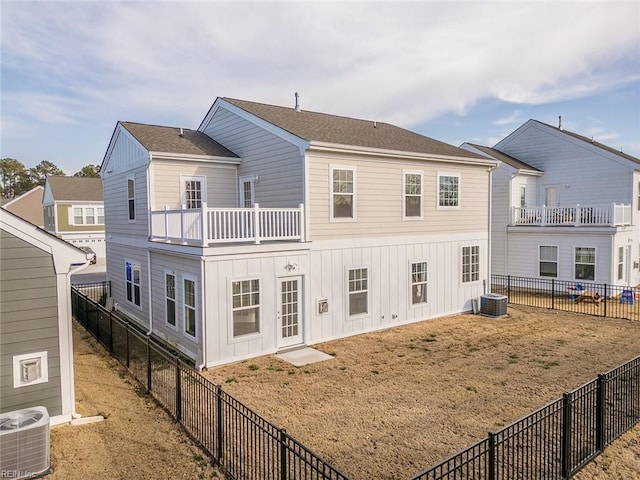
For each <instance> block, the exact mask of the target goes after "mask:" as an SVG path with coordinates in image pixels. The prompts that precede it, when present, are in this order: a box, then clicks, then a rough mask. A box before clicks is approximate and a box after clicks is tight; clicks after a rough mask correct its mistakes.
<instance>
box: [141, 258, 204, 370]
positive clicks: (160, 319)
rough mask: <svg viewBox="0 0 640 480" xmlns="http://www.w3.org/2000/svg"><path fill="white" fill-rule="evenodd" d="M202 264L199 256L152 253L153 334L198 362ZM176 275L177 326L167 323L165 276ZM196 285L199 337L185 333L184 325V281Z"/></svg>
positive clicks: (199, 351) (199, 355) (200, 327)
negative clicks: (189, 281) (168, 273)
mask: <svg viewBox="0 0 640 480" xmlns="http://www.w3.org/2000/svg"><path fill="white" fill-rule="evenodd" d="M201 265H202V261H201V259H200V257H198V256H192V257H191V256H188V255H180V256H177V255H167V254H164V253H161V252H155V251H152V252H151V312H152V315H153V332H154V333H156V334H158V335H159V336H160V337H162V338H164V339H165V340H167V341H168V342H169V343H170V344H171V345H174V346H176V347H177V348H179V349H180V350H181V351H182V352H183V353H184V354H186V355H188V356H189V357H191V358H193V359H194V360H197V359H201V356H202V348H201V344H202V319H203V315H204V314H203V312H202V295H203V290H202V278H201V271H200V270H201ZM167 272H170V273H172V274H173V275H175V280H176V285H175V296H176V298H175V305H176V307H175V308H176V325H175V327H173V326H171V325H170V324H168V323H167V317H166V314H167V306H166V298H167V297H166V288H165V273H167ZM185 278H189V279H190V280H195V282H196V306H197V308H196V337H195V338H194V337H192V336H191V335H189V334H187V333H185V324H184V279H185Z"/></svg>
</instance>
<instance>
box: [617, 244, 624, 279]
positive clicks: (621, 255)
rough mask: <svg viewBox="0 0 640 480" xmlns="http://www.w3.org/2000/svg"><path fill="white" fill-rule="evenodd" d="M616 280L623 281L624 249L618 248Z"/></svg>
mask: <svg viewBox="0 0 640 480" xmlns="http://www.w3.org/2000/svg"><path fill="white" fill-rule="evenodd" d="M618 280H624V247H618Z"/></svg>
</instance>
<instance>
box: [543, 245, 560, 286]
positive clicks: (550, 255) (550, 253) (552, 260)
mask: <svg viewBox="0 0 640 480" xmlns="http://www.w3.org/2000/svg"><path fill="white" fill-rule="evenodd" d="M539 256H540V265H539V272H538V273H539V275H540V276H541V277H552V278H558V247H557V246H555V245H540V251H539Z"/></svg>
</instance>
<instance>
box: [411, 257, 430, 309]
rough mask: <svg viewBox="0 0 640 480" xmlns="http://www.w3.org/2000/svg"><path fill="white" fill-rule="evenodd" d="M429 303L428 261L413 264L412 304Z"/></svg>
mask: <svg viewBox="0 0 640 480" xmlns="http://www.w3.org/2000/svg"><path fill="white" fill-rule="evenodd" d="M420 303H427V262H419V263H412V264H411V305H418V304H420Z"/></svg>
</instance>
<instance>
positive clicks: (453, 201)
mask: <svg viewBox="0 0 640 480" xmlns="http://www.w3.org/2000/svg"><path fill="white" fill-rule="evenodd" d="M459 206H460V175H450V174H439V175H438V207H443V208H446V207H449V208H455V207H459Z"/></svg>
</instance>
